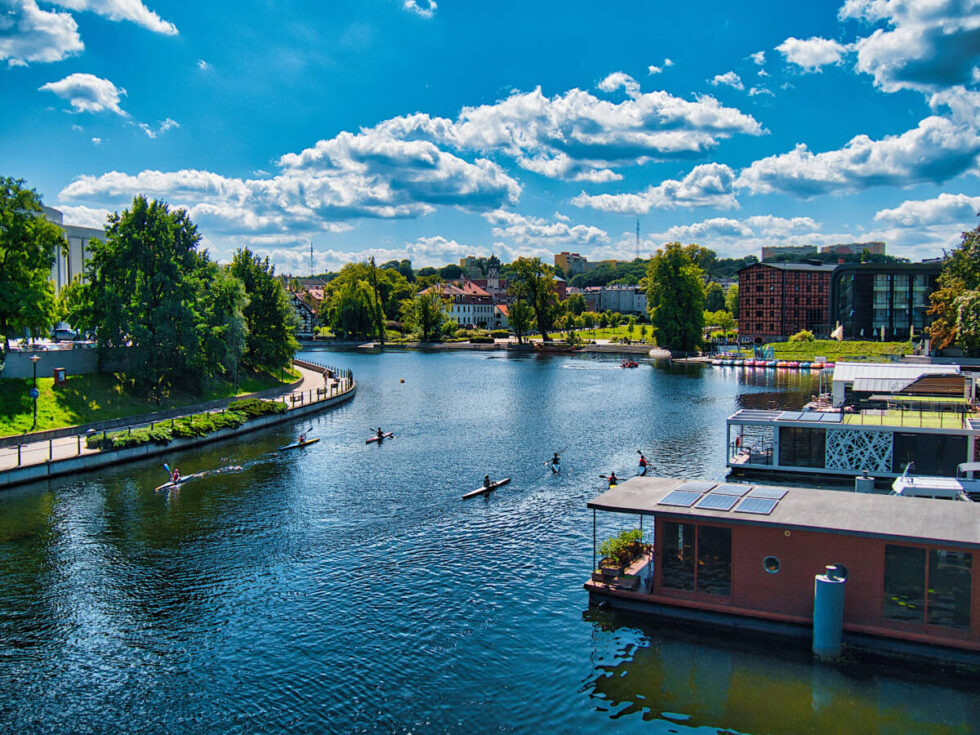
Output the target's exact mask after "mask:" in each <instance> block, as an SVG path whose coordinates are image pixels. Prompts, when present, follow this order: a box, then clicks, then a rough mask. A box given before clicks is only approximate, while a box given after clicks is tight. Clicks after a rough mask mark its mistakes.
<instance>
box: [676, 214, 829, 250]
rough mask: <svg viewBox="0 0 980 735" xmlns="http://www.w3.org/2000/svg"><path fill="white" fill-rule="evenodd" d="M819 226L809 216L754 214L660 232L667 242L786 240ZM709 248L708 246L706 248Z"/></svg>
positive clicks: (805, 233) (718, 218)
mask: <svg viewBox="0 0 980 735" xmlns="http://www.w3.org/2000/svg"><path fill="white" fill-rule="evenodd" d="M819 229H820V224H819V223H817V222H816V221H815V220H814V219H812V218H811V217H790V218H785V217H776V216H774V215H757V216H754V217H746V218H745V219H742V220H737V219H730V218H728V217H712V218H710V219H706V220H702V221H701V222H694V223H692V224H688V225H677V226H675V227H671V228H669V229H668V230H667V231H666V232H664V233H663V237H665V238H666V239H667V240H678V241H685V242H688V241H708V242H710V241H712V240H714V239H717V238H726V237H728V238H769V239H773V238H786V237H791V236H797V235H808V236H809V235H812V234H813V233H815V232H817V231H818V230H819ZM709 247H710V245H709Z"/></svg>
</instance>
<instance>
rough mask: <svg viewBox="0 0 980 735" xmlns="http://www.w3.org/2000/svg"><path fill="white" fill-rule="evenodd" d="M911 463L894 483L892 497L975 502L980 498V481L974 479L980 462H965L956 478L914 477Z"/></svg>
mask: <svg viewBox="0 0 980 735" xmlns="http://www.w3.org/2000/svg"><path fill="white" fill-rule="evenodd" d="M913 467H914V465H913V464H912V463H911V462H910V463H909V464H908V465H907V466H906V467H905V472H903V473H902V476H901V477H897V478H895V482H893V483H892V492H891V494H892V495H900V496H901V497H903V498H936V499H938V500H974V499H975V498H980V480H977V479H973V477H972V475H973V473H974V472H980V462H964V463H962V464H960V465H957V467H956V477H935V476H931V475H919V476H916V475H913V474H912V473H911V472H910V468H913Z"/></svg>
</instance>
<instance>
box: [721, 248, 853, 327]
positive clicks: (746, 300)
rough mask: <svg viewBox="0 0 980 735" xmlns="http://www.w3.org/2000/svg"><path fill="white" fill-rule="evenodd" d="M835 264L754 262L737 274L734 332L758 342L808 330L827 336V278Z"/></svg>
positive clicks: (828, 289)
mask: <svg viewBox="0 0 980 735" xmlns="http://www.w3.org/2000/svg"><path fill="white" fill-rule="evenodd" d="M836 267H837V266H836V265H808V264H804V263H754V264H753V265H750V266H746V267H745V268H742V269H741V270H740V271H739V272H738V332H739V336H740V337H742V338H743V339H751V340H754V341H758V342H767V341H771V340H778V339H784V338H786V337H789V336H791V335H793V334H796V333H797V332H799V331H801V330H803V329H808V330H810V331H811V332H813V333H814V335H816V336H818V337H827V336H829V335H830V332H831V330H832V329H833V325H832V324H831V322H830V276H831V274H832V273H833V272H834V269H835V268H836Z"/></svg>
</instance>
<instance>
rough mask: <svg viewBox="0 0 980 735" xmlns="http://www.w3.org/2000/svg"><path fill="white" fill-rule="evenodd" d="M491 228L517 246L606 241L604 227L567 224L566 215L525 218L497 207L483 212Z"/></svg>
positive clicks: (495, 234) (589, 243)
mask: <svg viewBox="0 0 980 735" xmlns="http://www.w3.org/2000/svg"><path fill="white" fill-rule="evenodd" d="M483 217H484V219H486V220H487V221H488V222H489V223H490V224H492V225H494V227H493V236H494V237H497V238H505V239H507V240H509V241H511V242H515V243H517V244H518V245H527V244H548V243H551V244H555V245H556V246H557V245H558V244H562V243H570V244H582V245H592V244H596V243H604V242H608V241H609V235H608V234H607V233H606V231H605V230H602V229H600V228H598V227H593V226H591V225H569V224H568V217H564V216H561V215H558V214H556V216H555V219H556V221H554V222H548V221H547V220H546V219H544V218H543V217H528V216H525V215H522V214H517V213H516V212H510V211H507V210H503V209H498V210H495V211H493V212H487V213H486V214H484V215H483Z"/></svg>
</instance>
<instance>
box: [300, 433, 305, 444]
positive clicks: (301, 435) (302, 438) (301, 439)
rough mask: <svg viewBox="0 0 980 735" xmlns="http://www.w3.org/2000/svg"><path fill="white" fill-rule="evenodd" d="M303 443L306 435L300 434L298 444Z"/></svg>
mask: <svg viewBox="0 0 980 735" xmlns="http://www.w3.org/2000/svg"><path fill="white" fill-rule="evenodd" d="M305 441H306V434H300V435H299V443H300V444H302V443H303V442H305Z"/></svg>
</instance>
